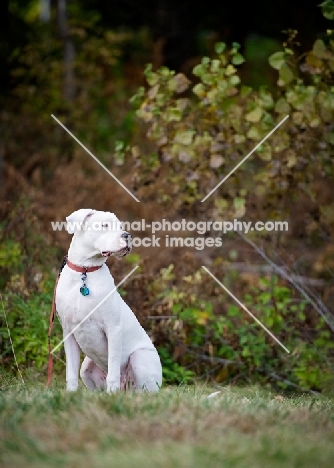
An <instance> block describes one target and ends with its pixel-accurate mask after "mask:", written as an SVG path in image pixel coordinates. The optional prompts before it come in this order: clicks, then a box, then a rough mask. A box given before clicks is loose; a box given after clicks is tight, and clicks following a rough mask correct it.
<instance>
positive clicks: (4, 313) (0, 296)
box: [0, 293, 25, 385]
mask: <svg viewBox="0 0 334 468" xmlns="http://www.w3.org/2000/svg"><path fill="white" fill-rule="evenodd" d="M0 298H1V304H2V310H3V315H4V317H5V322H6V327H7V331H8V336H9V341H10V344H11V347H12V351H13V355H14V360H15V364H16V367H17V371H18V373H19V375H20V378H21V380H22V383H23V385H25V382H24V380H23V376H22V374H21V371H20V368H19V365H18V362H17V359H16V354H15V350H14V345H13V341H12V337H11V334H10V330H9V325H8V320H7V315H6V311H5V306H4V303H3V299H2V294H1V293H0Z"/></svg>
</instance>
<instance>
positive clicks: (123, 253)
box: [102, 231, 132, 258]
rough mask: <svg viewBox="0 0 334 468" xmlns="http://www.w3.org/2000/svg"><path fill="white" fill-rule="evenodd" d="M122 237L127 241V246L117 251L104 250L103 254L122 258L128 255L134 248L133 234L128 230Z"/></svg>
mask: <svg viewBox="0 0 334 468" xmlns="http://www.w3.org/2000/svg"><path fill="white" fill-rule="evenodd" d="M121 238H122V239H124V240H125V241H126V246H125V247H122V248H121V249H120V250H118V251H117V252H102V255H103V256H104V257H110V255H113V256H114V257H116V258H122V257H125V256H126V255H128V254H129V253H130V252H131V250H132V236H131V234H129V233H128V232H126V231H124V232H123V233H122V234H121Z"/></svg>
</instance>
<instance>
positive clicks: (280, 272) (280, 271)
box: [237, 231, 334, 332]
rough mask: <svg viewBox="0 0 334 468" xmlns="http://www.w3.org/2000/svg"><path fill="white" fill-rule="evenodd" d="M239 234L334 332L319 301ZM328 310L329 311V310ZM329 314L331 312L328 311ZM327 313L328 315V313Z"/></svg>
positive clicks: (330, 320) (331, 321) (332, 324)
mask: <svg viewBox="0 0 334 468" xmlns="http://www.w3.org/2000/svg"><path fill="white" fill-rule="evenodd" d="M237 233H238V234H239V236H240V237H242V239H243V240H244V241H245V242H247V243H248V244H249V245H251V246H252V247H253V249H254V250H256V252H257V253H258V254H259V255H261V257H262V258H264V259H265V260H266V261H267V262H268V263H269V264H270V265H271V266H272V267H273V268H274V269H275V270H276V271H277V272H278V273H279V274H280V275H281V276H283V278H285V279H286V280H288V281H289V283H291V284H292V285H293V286H294V287H295V288H296V289H297V290H298V291H299V292H300V293H301V294H302V295H303V296H304V297H305V299H306V300H307V301H308V302H309V303H310V304H312V306H313V307H314V309H315V310H316V311H317V312H318V314H319V315H321V317H322V318H323V319H324V320H325V322H326V323H327V325H328V326H329V328H330V329H331V330H332V331H333V332H334V319H333V317H332V316H330V317H327V315H326V313H325V311H324V310H323V308H322V307H320V306H319V305H318V304H317V302H318V301H315V300H313V299H312V297H311V296H310V294H307V292H306V291H305V290H304V289H303V288H302V287H301V286H299V284H298V283H296V281H294V280H293V278H291V276H290V275H288V274H287V273H286V271H285V270H284V269H283V268H281V267H279V266H278V265H276V263H274V262H273V261H272V260H271V259H270V258H269V257H268V256H267V255H266V254H265V252H264V251H263V250H262V249H260V248H259V247H258V246H257V245H255V244H254V242H252V241H251V240H250V239H248V238H247V237H246V236H245V235H244V234H242V233H241V232H240V231H237ZM327 310H328V309H327ZM328 312H329V311H328ZM328 312H327V313H328ZM329 314H330V315H332V314H331V313H330V312H329Z"/></svg>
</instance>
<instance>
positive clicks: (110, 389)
mask: <svg viewBox="0 0 334 468" xmlns="http://www.w3.org/2000/svg"><path fill="white" fill-rule="evenodd" d="M120 388H121V387H120V385H119V384H118V385H117V384H111V385H109V384H107V393H115V392H118V390H120Z"/></svg>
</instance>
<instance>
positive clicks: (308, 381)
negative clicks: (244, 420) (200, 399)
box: [0, 0, 334, 392]
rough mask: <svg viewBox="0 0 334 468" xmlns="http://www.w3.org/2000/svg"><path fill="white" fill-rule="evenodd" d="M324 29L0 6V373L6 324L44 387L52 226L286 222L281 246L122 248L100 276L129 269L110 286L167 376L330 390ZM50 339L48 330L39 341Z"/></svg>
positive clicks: (161, 11) (197, 10) (263, 19)
mask: <svg viewBox="0 0 334 468" xmlns="http://www.w3.org/2000/svg"><path fill="white" fill-rule="evenodd" d="M333 20H334V6H333V2H332V1H331V0H327V1H325V2H323V4H322V5H321V6H320V5H318V4H317V3H316V2H311V1H303V2H302V1H289V2H286V1H283V0H280V1H276V2H268V1H258V2H250V3H249V4H248V5H246V6H242V7H241V6H240V4H238V3H236V2H234V3H233V2H229V3H226V2H225V3H224V5H222V4H217V2H215V1H211V0H208V1H207V2H199V1H190V0H185V1H182V2H176V1H174V0H171V1H167V0H160V1H158V2H157V1H155V2H153V1H150V0H143V1H141V2H135V1H132V0H129V1H125V0H124V1H120V0H119V1H110V2H103V1H93V0H85V1H81V2H79V1H77V0H71V1H66V0H58V1H50V0H33V1H22V0H6V1H2V2H1V5H0V21H1V24H0V41H1V42H0V44H1V45H0V63H1V65H0V67H1V77H0V87H1V97H0V102H1V110H0V123H1V128H0V178H1V189H0V291H1V298H2V305H1V308H2V311H1V314H0V356H1V360H2V363H3V366H4V369H5V372H8V373H16V366H15V362H14V358H13V353H12V349H11V345H10V341H9V337H8V330H7V326H6V321H5V311H6V312H7V319H8V324H9V328H10V330H11V335H12V339H13V344H14V348H15V351H16V355H17V360H18V364H19V367H20V368H21V370H22V371H23V373H24V374H25V375H26V376H29V375H30V376H32V377H33V378H37V379H44V378H45V374H46V363H47V329H48V316H49V311H50V307H51V301H52V293H53V286H54V281H55V277H56V273H57V269H58V265H60V263H61V260H62V257H63V255H64V254H65V253H66V251H67V248H68V245H69V242H70V238H69V236H68V234H67V233H66V232H53V231H52V229H51V225H50V222H51V221H55V220H59V221H61V220H64V219H65V217H66V216H68V215H69V214H70V213H71V212H72V211H74V210H76V209H79V208H83V207H88V208H90V207H91V208H95V209H100V210H106V211H112V212H115V213H116V215H117V216H118V217H119V218H121V219H122V220H129V221H134V220H139V219H142V218H144V219H146V220H147V222H150V221H152V220H158V221H159V220H161V219H162V218H166V219H168V220H170V221H173V220H181V219H182V218H186V219H189V220H190V219H191V220H194V221H208V220H231V219H234V218H240V219H241V220H245V221H246V220H252V221H255V220H260V221H267V220H272V221H274V220H287V221H289V231H288V232H287V233H273V232H267V233H256V234H255V233H252V234H249V235H247V236H240V235H238V234H236V233H234V234H230V235H223V236H222V238H223V246H222V247H221V248H216V249H214V248H206V249H204V250H200V251H199V250H196V249H192V248H183V249H180V248H175V249H167V248H160V249H153V248H152V249H148V248H146V249H144V248H138V249H134V250H133V253H132V254H131V255H129V256H128V257H127V258H126V259H124V260H123V261H122V262H118V261H116V260H109V262H108V264H109V266H110V267H111V270H112V272H113V275H114V277H115V280H116V282H118V281H120V280H121V279H122V278H123V277H124V276H125V275H126V274H127V273H128V271H130V269H131V268H132V266H133V265H137V264H138V265H140V271H139V273H138V271H137V272H136V275H134V277H132V278H131V279H130V280H129V281H128V282H127V283H126V284H125V285H124V288H123V289H122V290H121V293H122V294H123V295H124V296H125V300H126V301H127V302H128V303H129V305H130V306H131V307H132V309H133V310H134V311H135V313H136V315H137V317H138V318H139V320H140V321H141V323H142V325H143V326H144V327H145V328H146V329H147V330H148V331H149V333H150V335H151V337H152V339H153V340H154V342H155V344H156V346H157V348H158V350H159V354H160V356H161V359H162V363H163V367H164V378H165V383H177V384H181V383H192V382H194V381H195V380H197V379H200V380H209V381H211V382H215V383H216V384H226V383H233V384H244V383H249V382H259V383H261V384H263V385H274V386H279V387H280V388H281V389H284V390H294V391H296V390H301V391H304V390H309V391H323V392H327V391H330V390H331V389H332V388H333V380H334V379H333V363H334V351H333V346H334V343H333V331H334V309H333V301H334V247H333V242H332V238H333V233H334V191H333V182H334V178H333V176H334V167H333V157H334V125H333V116H334V115H333V114H334V88H333V86H334V81H333V75H334V39H333V31H332V28H333V24H334V23H333ZM51 114H54V115H55V116H56V117H57V118H59V119H60V120H61V121H62V122H63V123H64V124H65V125H66V126H67V127H68V128H69V129H70V130H71V131H72V132H73V133H74V134H75V135H76V136H77V137H78V138H79V139H80V140H81V141H82V142H83V143H84V144H85V145H86V146H87V147H88V148H89V149H90V150H91V151H92V152H93V153H94V154H95V155H96V156H97V157H98V158H99V159H100V160H101V161H102V162H103V164H105V166H106V167H107V168H108V169H109V170H110V171H112V172H113V173H114V174H115V175H116V176H117V177H119V178H120V180H121V181H122V182H123V183H124V184H125V185H126V186H127V187H128V188H129V189H130V190H131V191H132V192H133V193H134V194H135V195H136V196H137V197H138V198H139V199H140V201H141V202H140V203H137V202H135V201H134V200H133V199H132V198H131V197H130V196H129V195H128V194H127V193H126V192H125V191H124V190H123V189H122V188H121V187H120V186H119V185H118V184H116V182H114V181H113V180H112V179H111V178H110V177H109V176H108V175H107V174H106V173H105V172H104V171H103V170H102V169H101V168H100V167H99V166H98V165H97V164H96V163H95V162H94V161H93V160H92V159H91V158H90V157H89V156H88V155H87V154H86V153H85V152H84V150H83V149H82V148H81V147H79V146H78V145H77V143H76V142H75V141H74V140H73V139H71V138H70V137H69V135H68V134H67V133H66V132H65V131H64V130H63V129H62V128H61V127H60V126H59V125H57V123H56V122H55V121H54V120H53V119H52V118H51ZM287 114H289V115H290V117H289V119H288V121H287V122H285V123H284V124H283V125H282V126H281V127H280V128H279V129H278V130H277V132H275V134H274V135H273V136H272V137H270V139H268V140H267V141H266V143H265V144H263V145H262V146H261V148H259V150H258V151H257V152H256V153H255V154H254V155H253V156H252V157H251V158H249V160H248V161H247V162H246V163H244V164H243V165H242V166H241V167H240V168H239V169H238V171H236V172H235V174H234V175H233V176H231V177H230V179H229V180H228V181H227V182H226V183H224V184H223V185H222V186H221V187H220V188H219V189H218V190H217V191H216V192H215V193H214V194H213V195H212V196H211V197H210V198H208V200H207V201H206V202H205V203H201V202H200V201H201V199H202V198H203V197H204V196H205V195H206V194H208V193H209V192H210V190H212V188H213V187H215V185H216V184H217V183H218V182H219V181H220V180H221V179H222V178H223V177H224V175H226V174H227V173H228V172H229V171H230V170H232V168H233V167H235V166H236V164H237V163H238V162H239V161H240V160H241V159H242V158H243V157H244V156H245V155H246V154H247V153H248V152H249V151H251V150H252V148H254V146H255V145H256V144H257V143H258V142H259V141H261V139H262V138H263V137H264V136H265V135H266V134H267V133H268V132H269V131H270V130H271V129H272V128H274V127H275V125H276V124H277V123H278V122H279V121H280V120H282V119H283V118H284V117H285V116H286V115H287ZM140 235H141V236H142V237H145V236H148V235H150V233H149V232H146V233H145V232H143V233H141V234H140ZM182 235H184V236H185V237H188V236H191V235H192V233H183V234H182ZM213 235H217V233H210V232H208V233H206V236H213ZM201 265H206V266H207V267H208V268H209V269H210V270H211V271H212V273H214V274H215V275H216V276H217V278H219V280H220V281H222V282H223V283H224V284H225V285H226V286H227V287H228V288H229V289H230V290H231V291H232V292H233V293H234V294H235V295H236V296H237V297H238V298H239V299H240V300H241V301H242V302H244V303H245V304H246V305H247V306H248V307H249V308H250V310H251V311H252V312H253V313H254V314H255V315H256V316H257V317H258V318H259V320H261V322H262V323H264V325H266V326H267V327H268V328H269V329H270V330H271V331H272V332H273V333H274V334H275V335H276V336H277V337H278V338H279V340H280V341H281V342H282V343H284V345H285V346H286V347H287V348H288V349H289V350H290V351H291V353H290V354H287V353H285V352H284V351H283V350H282V349H281V348H280V347H279V346H278V345H277V344H276V343H275V342H274V341H273V340H272V339H271V338H270V337H269V336H268V335H266V333H265V332H264V331H263V330H262V329H261V328H260V327H259V326H258V325H257V324H256V323H255V322H253V321H252V319H251V318H250V317H248V316H247V315H246V313H245V312H244V311H242V309H240V308H239V307H238V306H237V305H236V304H235V303H234V302H233V300H232V299H230V298H229V297H228V296H227V295H226V293H225V292H224V291H223V290H222V289H221V288H220V287H219V286H218V285H217V284H216V283H215V282H214V281H213V279H212V278H210V277H209V276H208V275H207V274H206V273H205V271H204V270H203V269H202V268H201ZM60 337H61V330H60V326H59V324H57V325H56V327H55V331H54V337H53V340H54V344H56V343H57V342H58V340H59V339H60ZM58 357H60V358H61V359H64V354H63V351H61V352H60V353H59V356H58ZM56 372H58V373H59V375H64V366H63V363H62V362H60V361H57V363H56Z"/></svg>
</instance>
